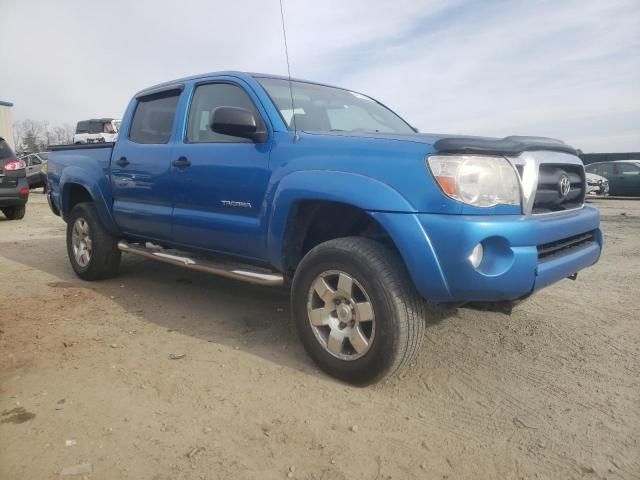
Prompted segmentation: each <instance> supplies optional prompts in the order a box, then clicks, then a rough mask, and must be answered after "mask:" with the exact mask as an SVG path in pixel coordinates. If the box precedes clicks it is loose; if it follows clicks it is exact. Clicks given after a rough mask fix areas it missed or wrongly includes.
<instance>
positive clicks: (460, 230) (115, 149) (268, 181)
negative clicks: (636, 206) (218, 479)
mask: <svg viewBox="0 0 640 480" xmlns="http://www.w3.org/2000/svg"><path fill="white" fill-rule="evenodd" d="M52 150H53V152H52V153H51V155H50V157H49V172H48V176H49V183H50V187H51V190H50V192H49V193H48V199H49V204H50V206H51V208H52V210H53V211H54V213H56V214H58V215H60V216H61V217H62V218H63V219H64V221H65V222H66V223H67V251H68V255H69V259H70V261H71V266H72V267H73V269H74V270H75V272H76V273H77V275H78V276H79V277H80V278H82V279H85V280H98V279H103V278H107V277H110V276H112V275H115V274H116V272H117V271H118V264H119V262H120V257H121V253H122V252H125V253H129V254H135V255H141V256H144V257H147V258H149V259H154V260H157V261H161V262H166V263H169V264H172V265H176V266H179V267H184V268H190V269H196V270H200V271H206V272H211V273H214V274H218V275H222V276H225V277H229V278H233V279H238V280H243V281H246V282H251V283H254V284H259V285H265V286H277V285H290V286H291V314H292V319H293V322H294V324H295V326H296V328H297V331H298V332H299V336H300V339H301V341H302V343H303V344H304V347H305V349H306V351H307V352H308V354H309V355H310V356H311V357H312V358H313V360H314V361H315V362H316V363H317V364H318V365H319V366H320V367H321V368H322V369H323V370H324V371H326V372H328V373H329V374H331V375H334V376H335V377H338V378H340V379H342V380H345V381H347V382H351V383H354V384H360V385H365V384H370V383H372V382H375V381H378V380H380V379H381V378H383V377H385V376H386V375H389V374H391V373H394V372H396V371H397V370H398V369H400V368H402V367H404V366H406V365H409V364H410V363H411V361H412V358H413V357H414V356H415V354H416V352H417V351H418V350H419V348H420V345H421V343H422V340H423V336H424V328H425V319H426V318H427V316H428V315H430V313H429V312H430V311H432V310H430V308H427V307H428V306H429V304H447V305H452V306H462V305H465V304H482V305H488V306H490V305H512V304H513V303H514V302H517V301H518V300H521V299H523V298H525V297H527V296H529V295H531V294H532V293H533V292H535V291H537V290H539V289H541V288H543V287H546V286H547V285H549V284H551V283H554V282H556V281H558V280H561V279H564V278H567V277H571V278H575V276H576V275H577V272H578V271H579V270H581V269H583V268H585V267H588V266H590V265H592V264H594V263H595V262H597V261H598V258H599V257H600V252H601V248H602V233H601V231H600V228H599V224H600V221H599V214H598V211H597V210H596V209H595V208H592V207H590V206H588V205H585V204H584V198H585V192H586V182H585V172H584V167H583V164H582V162H581V161H580V159H579V158H578V157H577V155H576V151H575V150H574V149H573V148H571V147H570V146H568V145H566V144H565V143H563V142H561V141H558V140H552V139H547V138H538V137H507V138H502V139H496V138H483V137H468V136H455V135H432V134H422V133H418V131H417V130H416V129H415V128H413V127H412V126H411V125H410V124H409V123H407V122H406V121H405V120H403V119H402V118H401V117H400V116H398V115H397V114H396V113H394V112H393V111H391V110H390V109H389V108H387V107H385V106H384V105H383V104H381V103H380V102H378V101H376V100H374V99H372V98H371V97H368V96H366V95H363V94H361V93H358V92H353V91H350V90H346V89H342V88H336V87H332V86H328V85H322V84H318V83H312V82H307V81H302V80H291V79H289V78H286V77H278V76H272V75H263V74H248V73H239V72H221V73H212V74H205V75H199V76H194V77H189V78H184V79H180V80H176V81H171V82H168V83H164V84H161V85H157V86H154V87H150V88H147V89H145V90H142V91H140V92H138V93H137V94H136V95H135V96H134V97H133V99H132V100H131V102H130V104H129V106H128V108H127V110H126V113H125V115H124V118H123V120H122V129H121V132H120V135H119V137H118V139H117V141H116V142H115V143H103V144H91V145H86V146H74V145H71V146H58V147H54V148H52Z"/></svg>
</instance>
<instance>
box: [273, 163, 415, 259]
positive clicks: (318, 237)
mask: <svg viewBox="0 0 640 480" xmlns="http://www.w3.org/2000/svg"><path fill="white" fill-rule="evenodd" d="M372 211H396V212H415V208H414V207H413V206H412V205H411V204H410V203H409V202H408V201H407V200H406V199H405V198H404V197H403V196H402V195H401V194H400V193H399V192H397V191H396V190H394V189H393V188H391V187H389V186H388V185H386V184H384V183H382V182H380V181H378V180H376V179H373V178H371V177H366V176H364V175H359V174H353V173H345V172H334V171H305V172H295V173H293V174H290V175H288V176H287V177H284V178H283V179H282V180H281V182H280V184H279V185H278V188H277V189H276V192H275V194H274V197H273V207H272V211H271V216H270V222H269V232H268V255H269V260H270V263H272V264H273V265H274V266H276V267H277V268H279V269H281V270H282V271H283V272H289V271H292V270H293V269H295V266H296V265H297V263H298V262H299V261H300V259H301V258H302V256H303V255H304V254H305V252H306V251H308V250H310V249H311V248H313V246H315V245H317V244H318V243H321V242H322V241H326V240H331V239H333V238H339V237H342V236H354V235H356V236H357V235H362V236H367V237H369V238H374V239H379V240H380V241H382V243H387V244H388V246H390V247H391V248H394V249H396V247H395V244H394V243H393V239H392V238H391V236H390V235H389V234H388V233H387V231H386V230H385V228H384V227H382V225H381V224H380V223H379V222H378V221H377V220H376V219H375V218H374V217H373V216H372V215H371V213H370V212H372ZM332 213H335V214H336V215H337V218H338V220H339V221H336V222H335V225H333V227H334V228H333V229H332V228H329V227H323V228H317V223H314V222H315V221H318V220H319V219H320V220H326V217H327V215H331V214H332ZM309 234H311V235H313V236H314V240H309ZM363 234H364V235H363Z"/></svg>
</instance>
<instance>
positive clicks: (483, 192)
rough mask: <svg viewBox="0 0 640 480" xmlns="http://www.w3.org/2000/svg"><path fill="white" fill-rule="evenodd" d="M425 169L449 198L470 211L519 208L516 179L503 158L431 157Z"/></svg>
mask: <svg viewBox="0 0 640 480" xmlns="http://www.w3.org/2000/svg"><path fill="white" fill-rule="evenodd" d="M428 164H429V168H430V170H431V173H432V174H433V177H434V178H435V179H436V181H437V182H438V185H440V188H441V189H442V191H443V192H444V193H446V194H447V195H448V196H449V197H451V198H454V199H456V200H459V201H461V202H464V203H467V204H469V205H473V206H474V207H493V206H495V205H520V204H521V203H520V182H519V181H518V175H517V173H516V171H515V169H514V168H513V166H512V165H511V163H509V161H508V160H507V159H506V158H503V157H490V156H482V155H451V156H449V155H447V156H440V155H435V156H432V157H429V158H428Z"/></svg>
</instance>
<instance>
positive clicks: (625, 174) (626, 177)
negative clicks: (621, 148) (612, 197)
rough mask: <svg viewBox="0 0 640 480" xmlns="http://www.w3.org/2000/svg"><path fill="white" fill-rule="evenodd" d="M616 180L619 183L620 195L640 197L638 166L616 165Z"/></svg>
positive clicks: (639, 172)
mask: <svg viewBox="0 0 640 480" xmlns="http://www.w3.org/2000/svg"><path fill="white" fill-rule="evenodd" d="M615 167H616V178H618V182H619V183H620V192H621V193H620V195H629V196H639V195H640V166H638V165H635V164H633V163H626V162H625V163H623V162H620V163H616V164H615Z"/></svg>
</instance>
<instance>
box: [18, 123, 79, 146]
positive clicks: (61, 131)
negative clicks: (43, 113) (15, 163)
mask: <svg viewBox="0 0 640 480" xmlns="http://www.w3.org/2000/svg"><path fill="white" fill-rule="evenodd" d="M74 133H75V128H74V127H72V126H71V125H69V124H67V123H65V124H63V125H51V124H50V123H49V122H48V121H46V120H31V119H27V120H22V121H16V122H13V140H14V143H15V146H16V150H17V152H16V153H18V154H23V153H34V152H43V151H46V150H48V149H49V145H62V144H69V143H72V142H73V134H74Z"/></svg>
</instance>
